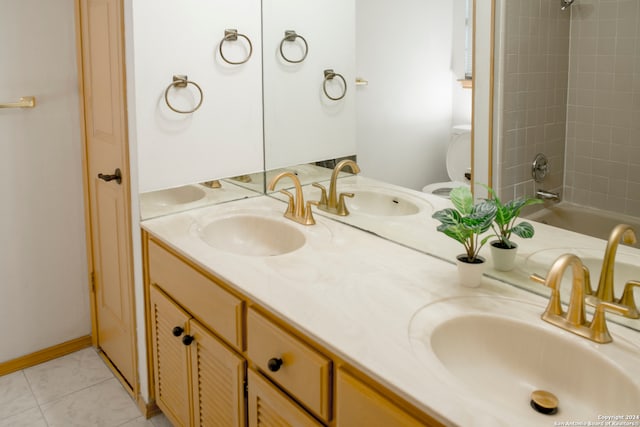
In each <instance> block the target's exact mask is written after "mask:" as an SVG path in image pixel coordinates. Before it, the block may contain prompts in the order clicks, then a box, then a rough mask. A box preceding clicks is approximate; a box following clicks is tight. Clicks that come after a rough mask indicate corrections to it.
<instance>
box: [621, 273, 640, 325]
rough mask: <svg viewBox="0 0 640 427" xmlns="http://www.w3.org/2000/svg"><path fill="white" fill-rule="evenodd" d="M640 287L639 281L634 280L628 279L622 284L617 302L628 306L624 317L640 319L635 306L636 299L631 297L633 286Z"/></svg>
mask: <svg viewBox="0 0 640 427" xmlns="http://www.w3.org/2000/svg"><path fill="white" fill-rule="evenodd" d="M634 287H640V282H638V281H636V280H629V281H628V282H627V283H626V284H625V285H624V291H622V296H621V297H620V299H619V300H618V304H620V305H622V306H624V307H628V308H629V313H628V315H627V314H625V315H624V316H625V317H629V318H631V319H640V312H639V311H638V307H637V306H636V300H635V299H634V297H633V288H634Z"/></svg>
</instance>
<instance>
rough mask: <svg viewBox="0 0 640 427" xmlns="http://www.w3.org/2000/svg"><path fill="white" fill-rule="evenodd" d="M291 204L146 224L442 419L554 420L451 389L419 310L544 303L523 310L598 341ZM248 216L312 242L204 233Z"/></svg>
mask: <svg viewBox="0 0 640 427" xmlns="http://www.w3.org/2000/svg"><path fill="white" fill-rule="evenodd" d="M284 208H285V205H284V204H283V203H282V202H280V201H278V200H275V199H272V198H270V197H266V196H262V197H254V198H250V199H244V200H239V201H235V202H229V203H224V204H220V205H214V206H209V207H204V208H200V209H194V210H190V211H186V212H182V213H176V214H173V215H168V216H164V217H160V218H155V219H151V220H147V221H144V222H143V223H142V227H143V228H144V229H145V230H146V231H148V232H149V233H151V234H152V235H153V236H155V237H156V238H159V239H161V240H162V241H163V242H165V243H166V244H167V245H169V246H170V247H172V248H173V249H175V250H176V251H177V252H178V253H180V254H181V255H183V256H184V257H186V258H188V259H190V260H192V261H193V262H196V263H198V264H199V265H201V266H202V267H203V268H205V269H207V270H208V271H210V272H212V273H213V274H215V275H217V276H218V277H221V278H222V279H224V280H226V281H228V282H229V283H231V284H233V286H235V287H237V289H238V290H239V291H240V292H242V293H243V294H245V295H247V296H248V297H249V298H251V299H253V300H255V301H256V302H258V303H259V304H261V305H263V306H265V307H267V308H269V309H270V310H272V311H273V312H274V313H275V314H277V315H278V316H281V317H282V318H284V319H286V320H287V321H288V322H290V323H291V324H292V325H293V326H294V327H296V328H298V329H299V330H300V331H302V332H303V333H305V334H308V335H309V336H310V337H311V338H312V339H314V340H316V341H318V342H319V343H321V344H322V345H324V346H326V347H327V348H329V349H330V350H331V351H333V352H335V353H336V354H339V355H340V356H341V357H343V358H344V359H345V360H347V361H348V362H349V363H352V364H353V365H354V366H356V367H358V368H359V369H361V370H363V371H364V372H366V373H367V374H368V375H370V376H371V377H372V378H374V379H375V380H377V381H379V382H381V383H383V384H384V385H386V386H388V387H389V388H391V389H393V390H394V391H396V392H397V393H398V394H400V395H401V396H403V397H404V398H406V399H407V400H408V401H410V402H412V403H414V404H415V405H417V406H418V407H420V408H422V409H424V410H425V411H426V412H428V413H430V414H431V415H434V416H435V417H436V418H438V419H440V421H442V422H443V423H444V424H447V425H464V426H486V425H491V426H502V425H504V426H507V425H520V426H526V425H531V426H539V425H547V424H549V425H550V424H551V423H552V422H553V420H551V419H550V418H545V416H542V415H539V414H536V413H533V412H532V414H531V418H530V419H526V420H523V419H521V416H517V415H514V414H513V413H510V412H508V411H497V410H496V406H494V405H492V404H487V402H486V401H484V400H480V399H478V398H477V396H476V395H475V394H474V393H470V392H469V393H467V392H465V390H464V389H461V388H460V387H456V386H452V385H451V377H450V376H448V375H447V374H446V368H445V367H444V366H442V365H440V364H438V363H437V362H433V361H432V360H427V359H425V358H424V357H422V354H423V349H416V348H415V346H416V340H415V339H412V337H411V334H410V330H411V325H412V321H413V320H414V317H415V316H416V314H417V313H419V312H421V311H422V310H423V309H424V308H425V307H426V306H428V305H429V304H432V303H433V302H435V301H441V300H446V299H448V298H454V297H460V296H485V297H489V298H487V300H488V301H493V300H495V299H496V298H498V297H500V298H507V299H509V298H512V299H517V300H523V301H528V302H529V303H530V304H533V305H534V306H536V307H538V308H539V311H538V310H537V309H536V310H534V312H535V313H538V314H535V315H534V314H532V313H530V312H523V313H522V314H521V317H522V320H524V321H526V322H530V323H532V324H535V325H536V326H540V327H541V328H545V329H547V330H549V331H550V332H551V333H555V334H562V335H563V336H566V338H567V339H573V340H577V342H578V345H582V346H585V347H592V348H593V347H594V346H596V347H597V344H594V343H591V342H589V341H587V340H584V339H582V338H579V337H575V336H573V335H571V334H569V333H568V332H567V333H565V331H562V330H560V329H559V328H556V327H554V326H551V325H548V324H546V323H545V322H543V321H542V320H540V319H539V314H541V313H542V311H543V310H544V307H545V306H546V302H547V301H546V299H544V298H542V297H539V296H536V295H533V294H531V293H529V292H525V291H522V290H520V289H518V288H515V287H513V286H509V285H506V284H504V283H501V282H500V281H497V280H493V279H490V278H487V277H485V278H483V282H482V285H481V286H480V287H479V288H476V289H467V288H463V287H461V286H459V285H457V283H456V280H457V276H456V274H457V272H456V268H455V266H454V265H453V264H451V263H448V262H444V261H442V260H440V259H437V258H434V257H431V256H428V255H425V254H424V253H421V252H418V251H415V250H412V249H409V248H406V247H404V246H402V245H398V244H395V243H393V242H390V241H388V240H385V239H381V238H379V237H377V236H376V235H374V234H371V233H368V232H364V231H362V230H359V229H357V228H354V227H351V226H348V225H345V224H343V223H340V222H337V221H333V220H330V219H328V218H325V217H322V216H320V215H316V221H317V224H316V225H315V226H310V227H305V226H302V225H298V224H296V223H294V222H292V221H288V220H286V219H284V218H282V213H283V211H284ZM241 213H251V214H258V215H261V216H266V217H269V218H273V219H275V220H278V221H284V222H286V223H287V224H289V225H291V226H293V227H296V228H297V229H298V230H300V231H301V232H302V233H304V235H305V237H306V244H305V245H304V246H303V247H302V248H300V249H298V250H296V251H294V252H290V253H287V254H284V255H280V256H272V257H253V256H243V255H236V254H233V253H229V252H226V251H223V250H218V249H215V248H212V247H211V246H209V245H207V244H206V243H205V242H204V241H203V240H202V239H200V238H199V237H198V235H199V229H200V228H201V227H203V226H204V225H205V224H207V223H209V222H210V221H213V220H216V219H217V218H220V217H224V216H229V215H234V214H241ZM428 216H429V217H430V214H429V215H428ZM433 234H436V233H433ZM610 330H611V333H612V335H613V336H614V340H615V341H614V343H612V344H608V346H611V347H610V348H611V349H614V348H619V347H621V346H622V347H623V348H626V349H627V350H628V349H629V348H631V349H632V352H636V353H638V352H639V351H640V350H639V349H640V347H638V345H640V339H639V337H638V333H637V332H634V331H631V330H629V329H627V328H624V327H620V326H618V325H612V326H610ZM637 357H640V355H638V356H637ZM637 357H636V359H634V360H632V361H631V362H633V363H632V367H631V368H630V369H632V371H631V372H630V374H632V375H633V376H634V377H635V378H640V363H637V362H638V359H637ZM626 362H629V361H626ZM470 363H473V359H472V357H471V360H470ZM633 366H635V368H634V367H633ZM541 423H545V424H541Z"/></svg>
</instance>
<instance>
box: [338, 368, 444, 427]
mask: <svg viewBox="0 0 640 427" xmlns="http://www.w3.org/2000/svg"><path fill="white" fill-rule="evenodd" d="M336 387H337V391H336V395H337V399H336V419H337V424H336V426H337V427H359V426H367V427H419V426H425V425H426V426H428V425H434V426H435V425H439V424H437V423H435V422H434V423H433V424H426V423H423V422H421V421H418V420H417V419H415V418H413V417H412V416H410V415H409V414H407V413H406V412H404V411H403V410H402V409H401V408H399V407H398V406H396V405H395V404H394V403H392V402H391V401H390V400H388V399H387V398H385V397H384V396H382V395H381V394H380V393H378V392H377V391H376V390H374V389H372V388H371V387H369V386H367V385H365V384H364V383H362V382H361V381H359V380H358V379H356V378H354V377H353V376H351V375H350V374H348V373H346V372H345V371H343V370H338V374H337V378H336Z"/></svg>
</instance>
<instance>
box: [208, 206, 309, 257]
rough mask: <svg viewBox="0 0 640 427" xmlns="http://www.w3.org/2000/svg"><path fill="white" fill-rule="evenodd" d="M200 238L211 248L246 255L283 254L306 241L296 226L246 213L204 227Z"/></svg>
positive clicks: (297, 247) (215, 221) (299, 246)
mask: <svg viewBox="0 0 640 427" xmlns="http://www.w3.org/2000/svg"><path fill="white" fill-rule="evenodd" d="M198 235H199V236H200V238H201V239H202V240H203V241H204V242H205V243H207V244H208V245H209V246H211V247H214V248H216V249H219V250H222V251H225V252H231V253H234V254H237V255H247V256H265V257H266V256H275V255H284V254H286V253H289V252H293V251H295V250H296V249H299V248H301V247H302V246H303V245H304V244H305V241H306V239H305V236H304V234H303V233H302V232H301V231H299V230H298V229H296V228H295V227H294V226H293V225H289V224H286V223H284V222H283V221H279V220H275V219H271V218H265V217H261V216H257V215H245V214H242V215H235V216H231V217H228V218H222V219H218V220H214V221H212V222H210V223H208V224H206V225H204V226H201V227H200V228H199V229H198Z"/></svg>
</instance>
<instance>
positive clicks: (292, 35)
mask: <svg viewBox="0 0 640 427" xmlns="http://www.w3.org/2000/svg"><path fill="white" fill-rule="evenodd" d="M296 39H300V40H302V42H303V43H304V55H302V58H300V59H298V60H294V59H289V58H287V57H286V55H285V54H284V52H283V51H282V46H284V42H294V41H296ZM308 53H309V45H308V44H307V40H306V39H305V38H304V37H302V36H301V35H300V34H298V33H296V32H295V31H293V30H287V31H285V32H284V38H283V39H282V41H281V42H280V55H282V59H284V60H285V61H287V62H289V63H291V64H299V63H301V62H302V61H304V60H305V58H306V57H307V54H308Z"/></svg>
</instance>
